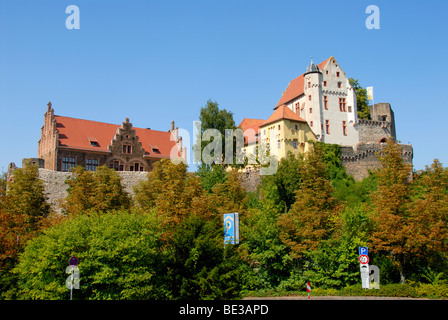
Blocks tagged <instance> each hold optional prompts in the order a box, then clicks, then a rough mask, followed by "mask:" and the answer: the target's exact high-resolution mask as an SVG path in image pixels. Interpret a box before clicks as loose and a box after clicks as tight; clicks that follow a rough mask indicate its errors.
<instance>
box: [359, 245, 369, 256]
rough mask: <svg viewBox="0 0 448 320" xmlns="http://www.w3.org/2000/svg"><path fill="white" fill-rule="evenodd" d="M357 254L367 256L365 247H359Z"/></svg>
mask: <svg viewBox="0 0 448 320" xmlns="http://www.w3.org/2000/svg"><path fill="white" fill-rule="evenodd" d="M359 255H360V256H362V255H365V256H368V251H367V247H359Z"/></svg>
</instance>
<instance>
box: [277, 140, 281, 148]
mask: <svg viewBox="0 0 448 320" xmlns="http://www.w3.org/2000/svg"><path fill="white" fill-rule="evenodd" d="M280 147H281V143H280V140H277V149H280Z"/></svg>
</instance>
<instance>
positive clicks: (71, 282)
mask: <svg viewBox="0 0 448 320" xmlns="http://www.w3.org/2000/svg"><path fill="white" fill-rule="evenodd" d="M71 269H72V272H71V278H70V279H71V280H70V300H72V296H73V270H74V268H73V267H72V268H71Z"/></svg>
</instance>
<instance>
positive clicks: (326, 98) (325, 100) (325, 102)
mask: <svg viewBox="0 0 448 320" xmlns="http://www.w3.org/2000/svg"><path fill="white" fill-rule="evenodd" d="M324 108H325V110H328V97H327V96H324Z"/></svg>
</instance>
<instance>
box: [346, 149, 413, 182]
mask: <svg viewBox="0 0 448 320" xmlns="http://www.w3.org/2000/svg"><path fill="white" fill-rule="evenodd" d="M382 145H383V143H365V142H364V143H363V142H361V143H359V144H357V145H356V146H354V147H341V162H342V165H343V166H344V167H345V169H346V172H347V174H349V175H351V176H352V177H353V178H354V179H355V180H358V181H360V180H362V179H363V178H365V177H367V176H368V175H369V171H373V170H377V169H380V168H381V163H380V161H379V160H378V156H381V155H382V154H383V152H382ZM400 146H401V147H402V148H403V154H402V157H403V160H404V161H405V162H406V163H409V164H411V165H412V159H413V157H414V151H413V148H412V145H410V144H401V145H400Z"/></svg>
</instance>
